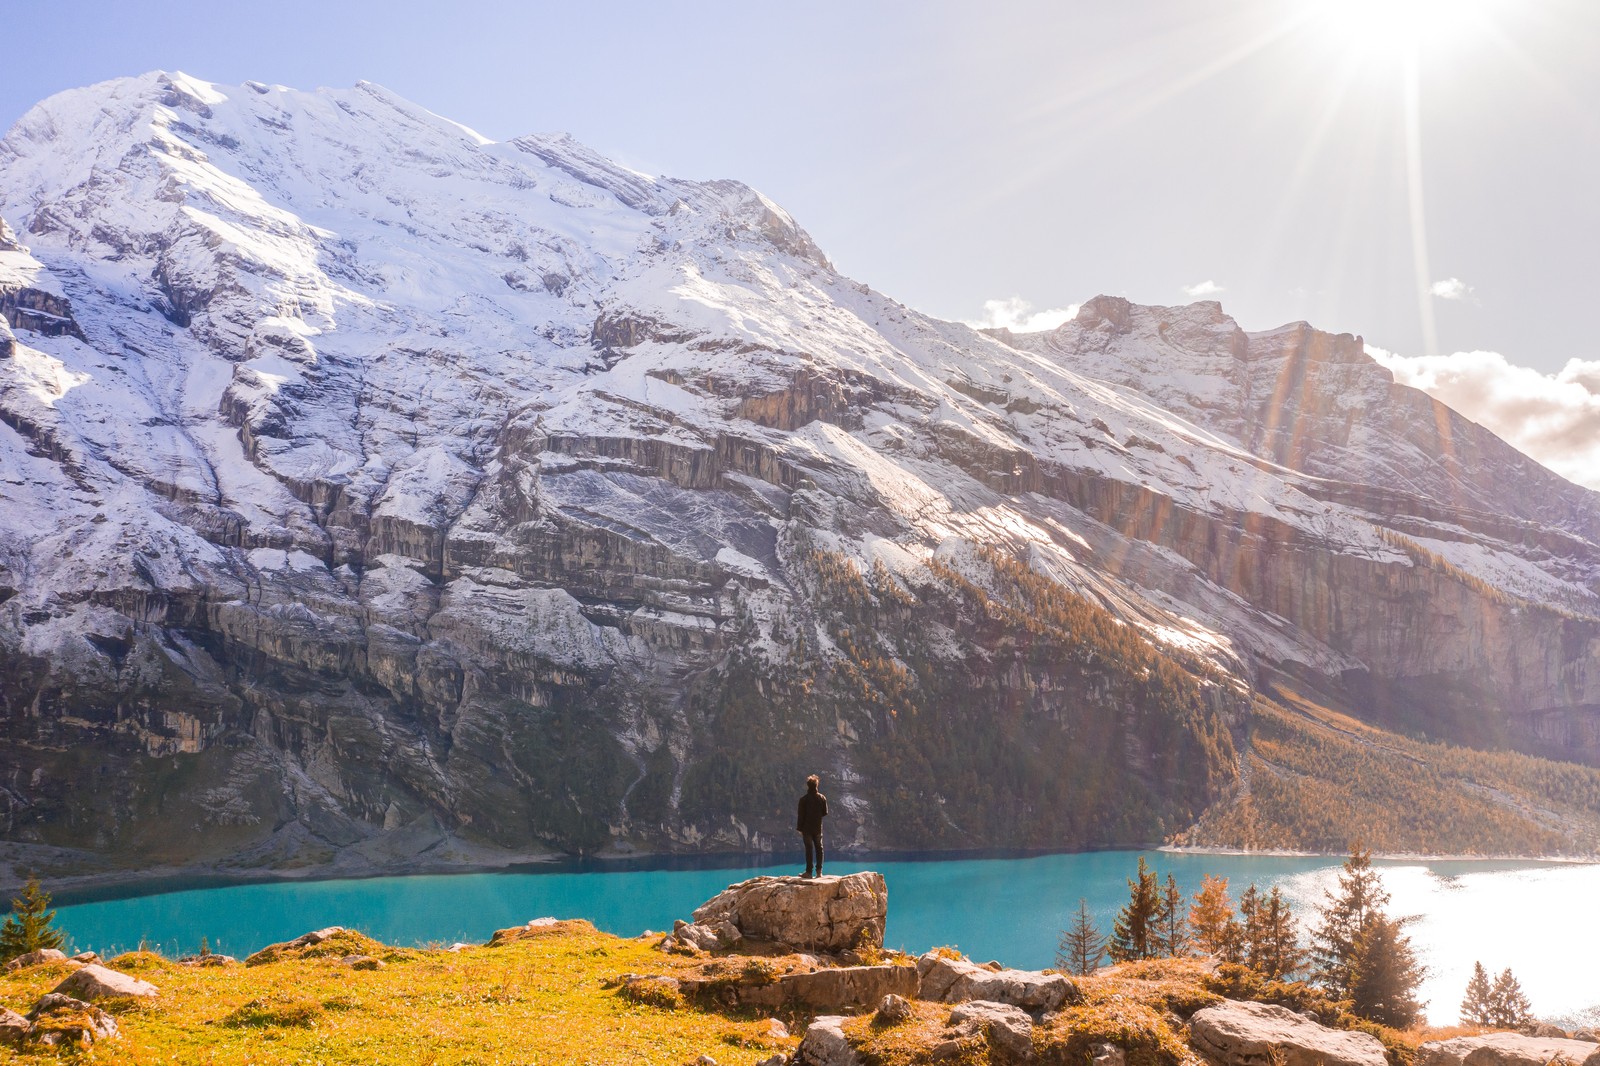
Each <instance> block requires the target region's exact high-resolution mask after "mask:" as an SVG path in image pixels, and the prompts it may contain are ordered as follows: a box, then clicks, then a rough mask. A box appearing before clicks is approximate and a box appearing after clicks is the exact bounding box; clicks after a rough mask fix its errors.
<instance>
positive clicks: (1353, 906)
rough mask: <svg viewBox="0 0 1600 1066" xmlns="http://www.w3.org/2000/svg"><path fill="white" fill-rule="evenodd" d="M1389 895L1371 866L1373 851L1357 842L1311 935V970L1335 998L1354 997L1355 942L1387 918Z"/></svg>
mask: <svg viewBox="0 0 1600 1066" xmlns="http://www.w3.org/2000/svg"><path fill="white" fill-rule="evenodd" d="M1388 904H1389V893H1388V892H1386V891H1385V890H1384V887H1383V879H1382V878H1381V877H1379V876H1378V871H1377V870H1375V869H1373V867H1372V852H1371V850H1369V849H1367V848H1364V847H1362V846H1361V844H1359V843H1356V844H1354V845H1352V846H1351V848H1350V857H1349V858H1348V859H1346V860H1345V863H1344V868H1343V869H1342V870H1341V871H1340V872H1339V887H1338V890H1337V891H1333V890H1330V891H1329V892H1328V893H1327V903H1326V905H1325V906H1324V907H1323V910H1322V922H1321V923H1320V924H1319V925H1318V926H1317V927H1316V928H1315V929H1314V930H1312V932H1311V968H1312V972H1313V973H1314V974H1315V976H1316V979H1317V981H1318V982H1320V983H1321V984H1322V986H1323V987H1324V988H1326V989H1327V990H1328V991H1329V992H1331V993H1333V995H1334V997H1335V998H1336V999H1349V998H1351V982H1352V979H1353V971H1352V960H1353V959H1354V958H1355V952H1356V940H1357V938H1358V937H1359V936H1360V935H1361V933H1362V932H1363V931H1364V930H1365V929H1366V928H1367V926H1368V925H1370V924H1371V923H1372V922H1373V921H1374V920H1376V919H1378V918H1382V917H1383V916H1384V911H1383V908H1384V907H1386V906H1388Z"/></svg>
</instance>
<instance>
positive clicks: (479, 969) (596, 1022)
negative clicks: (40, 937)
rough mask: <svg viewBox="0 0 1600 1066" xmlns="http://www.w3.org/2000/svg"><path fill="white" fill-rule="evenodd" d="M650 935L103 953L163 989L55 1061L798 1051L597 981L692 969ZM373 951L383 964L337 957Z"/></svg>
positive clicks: (19, 1007)
mask: <svg viewBox="0 0 1600 1066" xmlns="http://www.w3.org/2000/svg"><path fill="white" fill-rule="evenodd" d="M652 943H653V940H645V939H632V940H627V939H622V938H620V937H615V936H610V935H607V934H604V933H600V932H597V931H596V930H595V929H594V928H593V927H592V926H590V925H589V924H588V923H587V922H566V923H562V925H561V926H560V927H559V929H558V931H556V932H553V933H550V934H547V935H543V936H532V937H524V938H521V939H516V940H513V941H510V942H507V943H503V944H500V945H497V946H492V947H490V946H485V947H471V948H464V949H462V950H460V951H454V952H452V951H445V950H429V951H421V950H408V949H398V948H389V947H385V946H383V945H381V944H378V943H376V942H375V941H372V940H370V939H368V938H367V937H364V936H361V935H360V934H358V933H345V934H340V935H339V936H337V937H335V938H334V939H333V940H330V941H327V942H326V943H325V944H323V945H318V947H317V948H312V949H306V950H305V951H301V952H295V953H291V954H288V955H285V956H284V957H283V958H281V959H279V960H278V961H274V962H269V963H265V964H262V965H256V966H245V965H243V964H242V963H240V964H237V965H230V966H207V967H195V966H186V965H182V964H179V963H177V962H173V961H170V960H167V959H163V958H161V957H160V956H157V955H152V954H149V953H147V952H133V953H130V954H128V955H123V956H120V957H119V958H117V959H113V960H111V961H110V962H109V963H108V965H110V966H112V967H113V968H114V969H119V970H123V971H125V972H130V973H136V974H137V975H138V976H139V977H141V978H143V979H144V980H146V981H149V982H151V983H152V984H154V985H156V986H157V987H159V988H160V989H161V995H160V997H158V998H157V999H155V1000H154V1001H151V1002H143V1003H139V1002H132V1001H112V1002H102V1003H101V1004H100V1006H102V1007H104V1008H105V1009H106V1010H107V1011H109V1013H111V1014H112V1015H113V1016H114V1017H115V1018H116V1020H117V1024H118V1025H119V1026H120V1027H121V1030H122V1037H121V1039H119V1040H115V1041H108V1042H104V1043H100V1044H97V1045H95V1047H93V1048H92V1049H90V1050H89V1051H85V1052H81V1053H79V1052H62V1053H61V1056H60V1057H61V1058H63V1059H68V1060H72V1061H83V1062H90V1061H92V1062H96V1063H116V1064H121V1063H127V1064H139V1066H153V1064H156V1063H184V1064H191V1063H192V1064H206V1066H209V1064H216V1066H224V1064H230V1066H231V1064H241V1066H242V1064H246V1063H253V1064H254V1063H295V1064H307V1066H310V1064H319V1063H328V1064H333V1063H374V1064H380V1063H381V1064H403V1066H444V1064H457V1063H460V1064H466V1063H476V1064H483V1066H489V1064H502V1063H503V1064H512V1063H515V1064H518V1066H568V1064H571V1066H580V1064H593V1066H602V1064H606V1066H609V1064H612V1063H616V1064H621V1063H627V1064H629V1066H636V1064H639V1063H693V1062H694V1061H695V1059H696V1058H698V1057H699V1056H700V1055H702V1054H708V1055H710V1056H711V1057H712V1058H714V1059H715V1060H716V1061H717V1062H718V1063H719V1064H722V1066H728V1064H749V1063H755V1062H757V1061H759V1060H761V1059H763V1058H766V1057H768V1056H770V1055H772V1054H773V1053H774V1052H775V1051H778V1050H783V1051H792V1050H793V1048H794V1047H795V1046H796V1045H797V1044H798V1043H799V1041H798V1039H797V1038H775V1037H774V1036H773V1035H772V1029H771V1026H770V1023H768V1021H767V1020H766V1019H767V1016H766V1015H764V1014H758V1013H756V1012H753V1011H751V1012H744V1013H743V1014H741V1013H738V1012H719V1013H714V1012H710V1011H700V1010H690V1009H681V1008H678V1007H676V1006H674V1005H672V1004H670V1003H669V1004H663V1005H647V1004H641V1003H637V1002H634V1001H633V1000H631V999H629V998H627V997H625V996H623V995H621V994H619V993H618V992H617V991H616V990H615V989H613V988H610V987H607V986H608V984H609V983H611V980H612V979H614V978H615V977H617V976H618V975H619V974H623V973H638V974H672V973H674V972H676V971H678V970H682V969H686V968H689V967H692V966H693V965H694V964H693V963H692V962H691V961H690V960H687V959H683V958H680V957H677V956H669V955H665V954H663V953H662V952H659V951H656V950H654V948H653V947H651V944H652ZM350 954H370V955H373V956H376V957H377V958H379V959H382V960H384V962H385V963H386V965H385V968H384V969H382V970H354V969H351V968H350V967H349V966H346V965H343V964H341V963H340V961H339V959H340V958H342V957H343V956H346V955H350ZM70 972H71V970H70V968H69V967H67V966H66V965H64V964H59V963H57V964H47V965H43V966H36V967H33V968H30V969H27V970H22V971H19V972H17V973H12V974H6V975H3V976H0V1006H6V1007H10V1008H11V1009H12V1010H15V1011H18V1012H19V1013H26V1012H27V1011H28V1010H29V1009H30V1008H31V1007H32V1006H33V1003H34V1001H35V1000H37V999H38V997H39V996H40V995H42V994H43V993H45V992H48V991H49V990H50V989H51V988H53V987H55V985H56V984H57V983H58V982H59V981H60V980H61V979H62V978H63V977H65V976H66V975H67V974H68V973H70ZM56 1055H57V1053H56V1052H54V1051H49V1050H44V1049H40V1050H36V1051H33V1050H23V1051H18V1050H14V1049H10V1048H5V1047H3V1046H0V1063H24V1062H26V1063H35V1062H39V1061H51V1060H53V1059H55V1058H56Z"/></svg>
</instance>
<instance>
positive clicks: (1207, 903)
mask: <svg viewBox="0 0 1600 1066" xmlns="http://www.w3.org/2000/svg"><path fill="white" fill-rule="evenodd" d="M1186 903H1187V908H1185V904H1186ZM1388 904H1389V893H1388V892H1387V891H1385V890H1384V887H1383V880H1382V878H1381V877H1379V875H1378V872H1377V870H1375V869H1374V868H1373V866H1372V852H1371V851H1370V850H1368V849H1366V848H1364V847H1362V846H1361V845H1359V844H1357V845H1356V846H1354V847H1353V848H1352V849H1351V852H1350V857H1349V858H1348V859H1347V860H1346V861H1345V864H1344V867H1343V868H1342V869H1341V870H1340V872H1339V883H1338V886H1337V887H1336V888H1335V889H1333V890H1330V891H1329V892H1328V893H1327V898H1326V901H1325V902H1324V905H1323V907H1322V908H1321V911H1320V914H1319V918H1318V921H1317V923H1316V925H1315V926H1314V927H1313V928H1312V930H1311V936H1310V940H1309V942H1308V943H1306V942H1302V940H1301V938H1300V931H1299V927H1298V925H1297V924H1296V922H1295V917H1294V913H1293V911H1292V909H1291V908H1290V906H1289V901H1288V900H1287V899H1285V898H1284V896H1283V893H1282V890H1281V889H1279V888H1278V887H1276V886H1274V887H1273V888H1272V890H1271V891H1270V892H1263V891H1261V889H1259V888H1258V887H1257V886H1255V885H1253V884H1252V885H1250V886H1249V887H1248V888H1246V889H1245V890H1244V892H1243V893H1241V894H1240V896H1239V901H1238V905H1237V907H1235V905H1234V902H1233V899H1232V897H1231V896H1230V895H1229V893H1228V880H1227V878H1224V877H1212V876H1210V875H1207V876H1206V877H1205V878H1204V880H1203V881H1202V883H1201V886H1200V890H1199V891H1198V892H1196V893H1195V894H1194V897H1193V899H1192V900H1186V899H1185V897H1184V896H1183V894H1182V893H1181V892H1180V891H1179V889H1178V884H1177V880H1176V879H1175V878H1174V877H1173V876H1172V875H1171V874H1170V873H1169V874H1168V875H1167V877H1166V880H1165V883H1163V882H1162V881H1161V879H1160V878H1159V877H1158V875H1157V874H1156V872H1155V871H1154V870H1152V869H1150V866H1149V864H1148V863H1147V862H1146V861H1145V859H1144V857H1143V856H1141V857H1140V858H1139V868H1138V870H1137V872H1136V874H1135V876H1134V877H1132V878H1130V879H1129V880H1128V902H1127V904H1126V905H1124V906H1123V908H1122V909H1121V911H1119V912H1118V914H1117V918H1116V922H1115V924H1114V925H1113V926H1112V929H1111V935H1110V936H1109V937H1107V938H1105V939H1104V940H1103V941H1102V940H1101V939H1100V934H1099V931H1098V930H1097V929H1096V928H1095V926H1094V923H1093V921H1092V920H1091V919H1090V917H1089V911H1088V905H1087V903H1086V902H1084V901H1082V900H1080V901H1079V904H1078V912H1077V914H1076V915H1075V917H1074V920H1073V924H1072V926H1071V927H1070V928H1069V929H1067V930H1065V931H1064V932H1063V933H1062V938H1061V950H1060V952H1059V953H1058V955H1057V961H1058V963H1059V964H1060V967H1061V969H1063V970H1067V971H1069V972H1072V973H1079V974H1082V973H1089V972H1092V970H1093V968H1094V967H1095V966H1098V965H1099V960H1100V957H1101V952H1102V950H1103V952H1104V954H1106V955H1109V956H1110V957H1111V959H1112V960H1113V961H1116V962H1133V961H1137V960H1140V959H1152V958H1169V957H1173V956H1184V955H1195V954H1201V955H1210V956H1213V957H1215V958H1217V959H1220V960H1221V961H1223V962H1229V963H1235V964H1238V965H1240V966H1243V967H1246V968H1247V969H1249V970H1251V971H1253V972H1254V973H1255V974H1257V975H1259V976H1260V977H1261V978H1262V979H1264V980H1267V981H1292V980H1295V979H1297V977H1300V976H1302V975H1303V976H1304V978H1306V979H1309V980H1310V981H1311V982H1312V983H1314V984H1316V985H1317V986H1319V987H1321V988H1322V989H1324V990H1325V991H1326V992H1327V993H1328V994H1329V995H1330V996H1332V997H1333V999H1335V1000H1337V1001H1341V1002H1343V1003H1346V1004H1348V1005H1349V1009H1350V1011H1351V1013H1353V1014H1355V1015H1357V1016H1358V1017H1361V1018H1365V1019H1367V1020H1368V1021H1373V1022H1377V1023H1379V1024H1381V1025H1387V1026H1390V1027H1392V1028H1396V1029H1404V1028H1407V1027H1409V1026H1410V1025H1412V1024H1413V1023H1414V1022H1416V1021H1417V1019H1418V1018H1419V1017H1420V1016H1421V1013H1422V1004H1421V1003H1420V1002H1418V1001H1417V989H1418V988H1419V987H1420V986H1421V984H1422V978H1423V976H1424V974H1425V971H1424V969H1423V967H1422V965H1421V964H1420V963H1419V962H1418V961H1417V955H1416V951H1415V949H1413V948H1412V946H1411V939H1410V937H1408V936H1407V935H1406V933H1405V927H1406V925H1407V923H1408V922H1409V921H1410V919H1409V918H1396V917H1393V916H1391V915H1390V914H1389V913H1388V912H1387V910H1386V908H1387V906H1388ZM1479 974H1480V975H1482V968H1481V967H1480V968H1479ZM1475 980H1476V979H1475ZM1501 980H1502V982H1505V983H1506V984H1505V992H1504V994H1503V997H1502V998H1501V999H1496V998H1495V997H1496V995H1497V994H1498V993H1497V992H1496V991H1495V990H1496V989H1498V988H1500V984H1496V985H1495V986H1492V987H1491V986H1490V985H1489V984H1488V978H1487V976H1486V975H1485V976H1483V980H1482V982H1481V984H1482V988H1481V989H1478V988H1477V984H1475V985H1474V986H1473V987H1472V988H1469V989H1468V996H1467V1001H1466V1002H1464V1003H1463V1004H1462V1016H1463V1018H1467V1017H1468V1015H1469V1005H1470V1012H1471V1016H1472V1017H1473V1018H1474V1019H1476V1018H1477V1017H1478V1016H1480V1015H1482V1016H1484V1017H1490V1016H1491V1014H1490V1013H1489V1012H1492V1011H1493V1010H1495V1009H1496V1008H1495V1006H1494V1005H1495V1004H1500V1003H1502V1002H1503V1003H1504V1006H1503V1007H1501V1008H1499V1010H1500V1013H1494V1014H1492V1017H1493V1018H1494V1019H1495V1020H1494V1021H1493V1022H1488V1021H1485V1022H1480V1023H1478V1024H1485V1025H1487V1024H1496V1025H1504V1026H1508V1027H1515V1026H1516V1025H1517V1024H1523V1023H1525V1021H1526V1018H1527V1015H1528V1004H1527V1000H1526V998H1525V997H1522V994H1521V989H1520V987H1518V986H1517V985H1516V979H1515V978H1513V977H1511V974H1510V971H1507V972H1506V973H1505V974H1503V975H1502V979H1501ZM1519 1005H1520V1011H1521V1014H1520V1015H1518V1016H1519V1017H1521V1018H1522V1019H1523V1023H1513V1022H1509V1021H1502V1020H1501V1019H1502V1018H1507V1017H1511V1016H1512V1015H1514V1014H1516V1011H1517V1010H1518V1009H1519Z"/></svg>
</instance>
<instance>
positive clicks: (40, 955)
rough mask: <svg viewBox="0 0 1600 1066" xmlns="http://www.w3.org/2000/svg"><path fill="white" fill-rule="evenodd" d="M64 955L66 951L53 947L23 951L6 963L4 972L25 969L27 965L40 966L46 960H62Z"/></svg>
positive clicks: (64, 957) (64, 958)
mask: <svg viewBox="0 0 1600 1066" xmlns="http://www.w3.org/2000/svg"><path fill="white" fill-rule="evenodd" d="M66 957H67V953H66V952H65V951H57V950H56V949H55V948H40V949H39V950H38V951H28V952H24V953H23V954H21V955H18V956H17V957H16V958H14V959H12V960H11V961H10V962H8V963H6V973H10V972H12V971H13V970H23V969H27V968H28V967H29V966H40V965H43V964H44V963H47V962H63V961H65V960H66Z"/></svg>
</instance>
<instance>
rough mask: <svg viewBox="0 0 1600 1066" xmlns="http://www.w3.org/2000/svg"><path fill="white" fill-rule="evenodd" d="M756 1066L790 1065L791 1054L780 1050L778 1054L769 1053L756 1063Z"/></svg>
mask: <svg viewBox="0 0 1600 1066" xmlns="http://www.w3.org/2000/svg"><path fill="white" fill-rule="evenodd" d="M756 1066H789V1056H787V1055H785V1054H784V1053H783V1052H781V1051H780V1052H778V1053H777V1054H776V1055H769V1056H767V1057H766V1058H764V1059H762V1060H761V1061H760V1062H758V1063H756Z"/></svg>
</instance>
